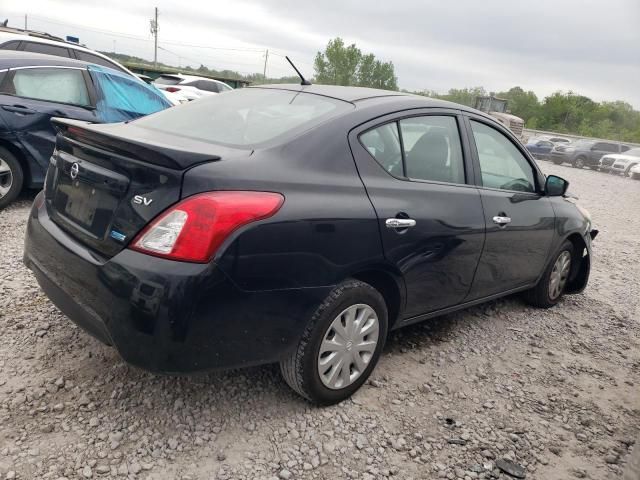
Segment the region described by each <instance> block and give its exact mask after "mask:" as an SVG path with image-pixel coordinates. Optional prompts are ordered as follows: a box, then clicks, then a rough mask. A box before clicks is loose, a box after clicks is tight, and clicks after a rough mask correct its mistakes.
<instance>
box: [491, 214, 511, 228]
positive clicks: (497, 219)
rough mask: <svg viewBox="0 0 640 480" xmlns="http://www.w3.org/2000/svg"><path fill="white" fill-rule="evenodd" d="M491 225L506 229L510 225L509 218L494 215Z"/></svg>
mask: <svg viewBox="0 0 640 480" xmlns="http://www.w3.org/2000/svg"><path fill="white" fill-rule="evenodd" d="M493 223H495V224H497V225H500V226H501V227H506V226H507V225H508V224H509V223H511V217H505V216H500V215H496V216H495V217H493Z"/></svg>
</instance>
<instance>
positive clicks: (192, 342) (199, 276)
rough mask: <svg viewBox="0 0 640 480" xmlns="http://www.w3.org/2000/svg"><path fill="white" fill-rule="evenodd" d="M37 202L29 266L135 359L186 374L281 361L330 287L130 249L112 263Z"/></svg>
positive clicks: (57, 299) (61, 304)
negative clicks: (239, 281)
mask: <svg viewBox="0 0 640 480" xmlns="http://www.w3.org/2000/svg"><path fill="white" fill-rule="evenodd" d="M40 195H42V194H39V196H38V197H37V198H36V201H35V202H34V206H33V208H32V211H31V214H30V216H29V222H28V226H27V235H26V239H25V253H24V263H25V264H26V265H27V267H29V268H30V269H31V270H32V271H33V272H34V274H35V277H36V279H37V281H38V283H39V284H40V286H41V288H42V290H43V291H44V292H45V293H46V295H47V296H48V297H49V298H50V299H51V301H52V302H53V303H54V304H55V305H56V306H57V307H58V308H59V309H60V310H61V311H62V312H63V313H64V314H65V315H67V316H68V317H69V318H70V319H71V320H72V321H74V322H75V323H76V324H78V325H79V326H80V327H82V328H83V329H85V330H86V331H88V332H89V333H91V334H92V335H93V336H95V337H96V338H98V339H99V340H101V341H102V342H104V343H106V344H109V345H113V346H114V347H115V348H116V349H117V350H118V351H119V353H120V355H121V356H122V357H123V358H124V360H126V361H127V362H129V363H131V364H133V365H136V366H139V367H141V368H144V369H146V370H151V371H155V372H165V373H187V372H196V371H202V370H209V369H213V368H231V367H240V366H248V365H256V364H261V363H270V362H274V361H277V360H279V359H280V358H282V356H283V355H285V354H286V353H287V352H288V351H289V350H290V349H292V348H294V346H295V345H296V344H297V341H298V339H299V337H300V336H301V335H302V331H303V329H304V327H305V325H306V321H307V319H309V318H310V316H311V314H312V312H313V311H314V310H315V308H316V307H317V306H318V305H319V304H320V303H321V302H322V301H323V300H324V298H325V297H326V295H327V294H328V293H329V291H330V290H331V287H318V288H303V289H286V290H270V291H245V290H242V289H240V288H238V287H237V286H236V285H235V284H234V283H233V282H232V281H231V280H230V279H229V278H228V277H227V275H225V274H224V272H222V271H221V270H220V268H219V267H217V266H216V265H215V264H207V265H202V264H190V263H183V262H174V261H170V260H164V259H160V258H155V257H150V256H147V255H144V254H140V253H137V252H133V251H130V250H126V249H125V250H123V251H122V252H120V253H119V254H117V255H116V256H114V257H112V258H111V259H109V260H106V261H105V260H104V259H100V258H98V257H97V256H96V255H95V254H93V253H92V252H91V251H89V250H87V249H86V248H85V247H83V246H82V245H80V244H77V243H76V242H75V241H74V240H73V239H72V238H71V237H69V236H68V235H67V234H66V233H65V232H64V231H62V230H61V229H60V228H59V227H57V225H56V224H54V223H53V222H52V221H51V220H50V219H49V217H48V215H47V212H46V207H45V206H44V205H40V204H41V203H42V202H40V201H39V200H40Z"/></svg>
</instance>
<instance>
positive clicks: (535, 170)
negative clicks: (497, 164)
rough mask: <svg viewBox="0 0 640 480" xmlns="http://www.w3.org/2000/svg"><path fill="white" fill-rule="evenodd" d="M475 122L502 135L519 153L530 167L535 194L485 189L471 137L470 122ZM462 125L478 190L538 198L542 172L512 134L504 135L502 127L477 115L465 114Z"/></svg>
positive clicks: (475, 148)
mask: <svg viewBox="0 0 640 480" xmlns="http://www.w3.org/2000/svg"><path fill="white" fill-rule="evenodd" d="M472 120H473V121H475V122H478V123H482V124H483V125H486V126H487V127H490V128H493V129H494V130H496V131H498V132H500V133H502V134H503V135H504V136H505V137H506V138H507V139H508V140H509V141H510V142H511V143H512V144H513V146H514V147H515V148H516V149H517V150H518V151H519V152H520V154H521V155H522V156H523V157H524V159H525V160H526V161H527V163H528V164H529V166H530V167H531V169H532V170H533V177H534V181H535V182H536V185H535V189H536V191H535V192H521V191H519V190H504V189H500V188H492V187H485V186H484V185H483V182H482V172H481V171H480V158H479V155H478V148H477V146H476V142H475V139H474V137H473V130H472V127H471V121H472ZM464 123H465V129H466V131H467V136H468V139H469V147H470V150H471V156H472V159H473V168H474V171H475V175H474V179H475V185H476V186H477V187H478V188H479V189H484V190H493V191H497V192H512V193H519V194H522V195H533V196H540V195H541V193H542V191H541V188H542V185H543V183H544V180H543V178H544V177H543V175H542V172H541V171H540V169H539V168H538V165H537V164H536V163H535V162H534V161H532V160H531V157H530V156H529V153H528V152H527V150H526V149H525V148H524V147H521V146H520V145H519V144H518V142H516V141H514V140H513V138H511V137H512V135H513V134H512V133H511V132H507V133H505V132H504V131H503V130H506V129H505V128H504V127H502V126H499V127H497V126H496V125H494V124H492V123H491V122H489V121H487V120H486V119H485V118H483V117H480V116H478V115H473V114H469V113H465V114H464Z"/></svg>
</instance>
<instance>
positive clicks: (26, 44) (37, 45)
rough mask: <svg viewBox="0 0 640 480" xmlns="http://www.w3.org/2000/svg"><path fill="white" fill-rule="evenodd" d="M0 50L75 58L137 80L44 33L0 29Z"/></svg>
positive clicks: (91, 52) (91, 53)
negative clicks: (111, 69)
mask: <svg viewBox="0 0 640 480" xmlns="http://www.w3.org/2000/svg"><path fill="white" fill-rule="evenodd" d="M0 50H17V51H22V52H34V53H44V54H46V55H54V56H56V57H64V58H76V59H78V60H82V61H83V62H88V63H94V64H96V65H102V66H103V67H109V68H113V69H115V70H118V71H119V72H123V73H126V74H127V75H131V76H132V77H135V78H138V76H137V75H135V74H134V73H133V72H131V71H130V70H129V69H128V68H126V67H125V66H123V65H121V64H120V63H118V62H116V61H115V60H112V59H111V58H109V57H107V56H106V55H103V54H101V53H98V52H96V51H94V50H91V49H89V48H85V47H83V46H81V45H79V44H77V43H73V42H67V41H66V40H64V39H62V38H59V37H54V36H53V35H48V34H46V33H40V32H32V31H29V30H18V29H15V28H9V27H0ZM138 79H139V78H138ZM139 80H140V79H139ZM140 81H143V80H140Z"/></svg>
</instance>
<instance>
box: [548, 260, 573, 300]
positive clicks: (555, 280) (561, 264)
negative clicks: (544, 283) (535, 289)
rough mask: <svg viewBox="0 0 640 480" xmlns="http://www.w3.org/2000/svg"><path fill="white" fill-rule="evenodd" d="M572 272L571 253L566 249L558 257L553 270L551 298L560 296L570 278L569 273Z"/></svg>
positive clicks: (550, 281)
mask: <svg viewBox="0 0 640 480" xmlns="http://www.w3.org/2000/svg"><path fill="white" fill-rule="evenodd" d="M570 272H571V253H569V252H568V251H566V250H564V251H563V252H562V253H561V254H560V255H559V256H558V258H557V259H556V263H554V265H553V269H552V270H551V277H550V279H549V298H551V300H555V299H556V298H558V297H559V296H560V295H561V294H562V291H563V290H564V286H565V285H566V284H567V280H568V279H569V273H570Z"/></svg>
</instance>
